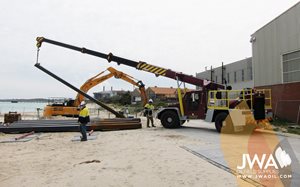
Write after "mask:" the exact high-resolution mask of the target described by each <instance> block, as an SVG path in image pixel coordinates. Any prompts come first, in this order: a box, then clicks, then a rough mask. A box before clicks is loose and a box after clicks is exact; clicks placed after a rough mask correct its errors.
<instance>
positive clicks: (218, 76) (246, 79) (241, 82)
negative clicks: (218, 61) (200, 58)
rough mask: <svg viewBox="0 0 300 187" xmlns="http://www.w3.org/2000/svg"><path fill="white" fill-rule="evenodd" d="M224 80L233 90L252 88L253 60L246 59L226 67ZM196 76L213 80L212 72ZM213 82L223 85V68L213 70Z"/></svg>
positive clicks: (208, 71)
mask: <svg viewBox="0 0 300 187" xmlns="http://www.w3.org/2000/svg"><path fill="white" fill-rule="evenodd" d="M224 67H225V69H224V71H223V73H224V79H226V81H227V84H228V85H231V86H232V88H233V89H243V88H252V87H253V79H252V77H253V76H252V58H246V59H244V60H240V61H237V62H233V63H230V64H226V65H224ZM196 76H197V77H198V78H201V79H206V80H211V70H210V69H209V70H207V71H204V72H201V73H197V74H196ZM212 80H213V81H214V82H217V83H219V84H221V83H222V68H221V67H217V68H213V73H212Z"/></svg>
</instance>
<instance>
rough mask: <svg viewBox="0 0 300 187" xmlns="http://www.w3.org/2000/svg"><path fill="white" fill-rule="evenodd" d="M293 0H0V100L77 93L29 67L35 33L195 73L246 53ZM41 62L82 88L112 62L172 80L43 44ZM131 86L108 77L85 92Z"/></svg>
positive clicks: (150, 79) (146, 78)
mask: <svg viewBox="0 0 300 187" xmlns="http://www.w3.org/2000/svg"><path fill="white" fill-rule="evenodd" d="M297 2H298V0H227V1H224V0H214V1H203V0H202V1H201V0H187V1H182V0H151V1H150V0H148V1H143V0H106V1H104V0H84V1H83V0H39V1H37V0H23V1H20V0H1V1H0V7H1V11H0V29H1V30H0V38H1V42H0V51H1V55H0V65H1V69H0V89H1V91H0V98H36V97H43V98H47V97H59V96H62V97H75V95H76V93H75V92H74V91H73V90H71V89H69V88H67V87H65V86H64V85H62V84H61V83H59V82H58V81H56V80H54V79H53V78H51V77H49V76H48V75H47V74H45V73H43V72H41V71H40V70H38V69H37V68H35V67H34V64H35V63H36V46H35V43H36V42H35V38H36V37H37V36H44V37H46V38H49V39H53V40H57V41H61V42H65V43H69V44H72V45H76V46H79V47H86V48H89V49H93V50H96V51H99V52H102V53H109V52H112V53H113V54H114V55H117V56H120V57H124V58H127V59H131V60H136V61H140V60H141V61H145V62H148V63H150V64H153V65H158V66H161V67H165V68H169V69H172V70H175V71H181V72H184V73H187V74H192V75H195V73H196V72H201V71H204V70H205V67H206V66H207V67H210V66H211V65H212V66H213V67H216V66H220V65H221V62H224V63H225V64H228V63H231V62H235V61H238V60H241V59H244V58H246V57H250V56H251V43H250V42H249V41H250V35H251V34H253V33H254V32H255V31H256V30H258V29H259V28H261V27H262V26H264V25H265V24H267V23H268V22H269V21H271V20H272V19H274V18H275V17H277V16H279V15H280V14H281V13H283V12H284V11H286V10H287V9H288V8H290V7H292V6H293V5H294V4H296V3H297ZM40 63H41V65H42V66H44V67H45V68H47V69H49V70H50V71H52V72H54V73H55V74H57V75H59V76H60V77H62V78H64V79H65V80H67V81H69V82H70V83H72V84H74V85H75V86H77V87H80V85H81V84H83V83H84V82H85V81H86V80H87V79H88V78H90V77H92V76H93V75H96V74H97V73H99V72H100V71H103V70H105V69H106V68H108V67H109V66H113V67H115V68H116V69H118V70H120V71H124V72H125V73H127V74H130V75H131V76H133V77H135V78H137V79H141V80H142V81H143V82H144V83H145V84H146V86H168V87H169V86H175V85H176V82H175V81H173V80H171V79H167V78H162V77H159V78H156V77H155V76H154V75H153V74H151V73H147V72H141V71H138V70H136V69H134V68H131V67H126V66H122V65H121V66H117V65H116V64H115V63H111V64H109V63H107V61H106V60H104V59H101V58H97V57H93V56H89V55H83V54H81V53H78V52H76V51H72V50H68V49H63V48H60V47H57V46H54V45H51V44H47V43H44V44H43V46H42V47H41V51H40ZM103 86H105V87H106V89H110V87H111V86H113V88H114V89H117V90H120V89H124V90H127V89H131V90H132V88H133V87H132V86H131V85H129V84H127V83H126V82H124V81H122V80H115V79H110V80H108V81H106V82H104V83H102V84H101V85H99V86H97V87H96V88H94V89H92V90H90V91H89V94H92V93H93V92H95V91H100V90H102V89H103Z"/></svg>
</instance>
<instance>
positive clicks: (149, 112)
mask: <svg viewBox="0 0 300 187" xmlns="http://www.w3.org/2000/svg"><path fill="white" fill-rule="evenodd" d="M153 110H154V105H153V100H152V99H149V102H148V103H147V104H146V105H145V115H146V117H147V127H148V128H149V127H150V124H149V123H150V121H151V124H152V127H155V125H154V123H153Z"/></svg>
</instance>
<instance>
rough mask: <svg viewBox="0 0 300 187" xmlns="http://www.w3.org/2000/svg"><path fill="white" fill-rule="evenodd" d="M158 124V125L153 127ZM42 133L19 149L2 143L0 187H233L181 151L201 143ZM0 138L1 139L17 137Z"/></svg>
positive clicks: (168, 135) (145, 134)
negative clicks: (78, 137)
mask: <svg viewBox="0 0 300 187" xmlns="http://www.w3.org/2000/svg"><path fill="white" fill-rule="evenodd" d="M157 124H158V121H157ZM145 126H146V124H145V119H143V128H142V129H138V130H126V131H106V132H97V133H99V134H98V137H97V139H96V140H91V141H87V142H72V141H71V139H72V138H73V137H74V136H75V135H78V134H79V133H43V134H41V135H40V136H39V138H36V139H33V140H31V141H29V142H24V143H1V144H0V150H1V160H0V186H236V185H237V183H236V179H235V177H234V176H233V175H231V174H229V173H227V172H225V171H224V170H221V169H219V168H217V167H215V166H213V165H211V164H209V163H208V162H206V161H204V160H202V159H200V158H198V157H196V156H195V155H193V154H191V153H189V152H187V151H186V150H184V149H182V148H180V146H183V145H199V146H201V145H203V144H204V143H203V142H201V141H199V140H196V139H193V138H190V137H186V136H183V135H180V134H177V133H176V132H175V131H172V130H168V129H164V128H163V127H161V126H158V127H157V128H145ZM16 136H18V135H14V134H1V135H0V139H1V140H3V139H9V138H13V137H16Z"/></svg>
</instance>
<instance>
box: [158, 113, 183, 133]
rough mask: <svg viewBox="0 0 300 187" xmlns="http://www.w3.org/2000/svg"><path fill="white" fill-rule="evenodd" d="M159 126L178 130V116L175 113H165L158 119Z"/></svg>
mask: <svg viewBox="0 0 300 187" xmlns="http://www.w3.org/2000/svg"><path fill="white" fill-rule="evenodd" d="M160 121H161V124H162V126H163V127H165V128H168V129H171V128H179V127H180V126H181V124H180V121H179V117H178V114H177V113H176V112H175V111H165V112H164V113H163V114H162V115H161V118H160Z"/></svg>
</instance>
